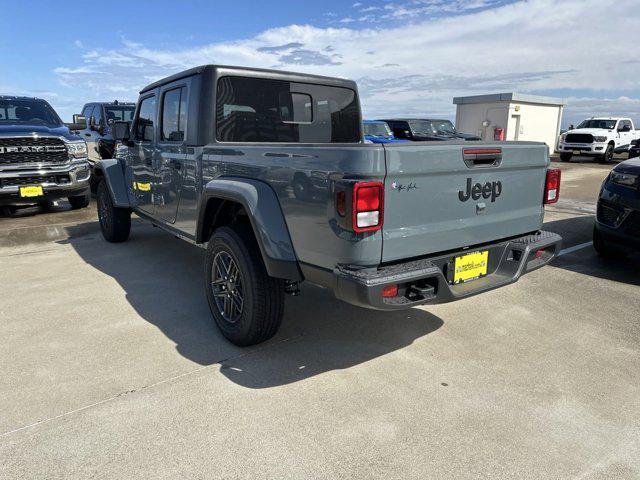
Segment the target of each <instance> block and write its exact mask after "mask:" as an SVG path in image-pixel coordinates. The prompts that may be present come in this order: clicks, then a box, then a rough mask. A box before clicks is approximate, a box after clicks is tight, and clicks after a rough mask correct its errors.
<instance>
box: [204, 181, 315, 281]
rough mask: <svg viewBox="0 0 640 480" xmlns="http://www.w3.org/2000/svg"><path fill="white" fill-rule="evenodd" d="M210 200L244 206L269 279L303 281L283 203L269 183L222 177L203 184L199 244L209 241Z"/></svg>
mask: <svg viewBox="0 0 640 480" xmlns="http://www.w3.org/2000/svg"><path fill="white" fill-rule="evenodd" d="M211 200H228V201H232V202H237V203H239V204H241V205H242V206H243V207H244V209H245V211H246V212H247V214H248V217H249V221H250V222H251V227H252V228H253V233H254V235H255V237H256V240H257V242H258V246H259V247H260V253H261V254H262V260H263V261H264V264H265V267H266V269H267V273H268V274H269V275H270V276H272V277H275V278H283V279H287V280H295V281H301V280H303V276H302V273H301V271H300V267H299V265H298V259H297V257H296V254H295V250H294V248H293V243H292V242H291V236H290V235H289V229H288V227H287V224H286V222H285V220H284V214H283V213H282V209H281V208H280V202H279V201H278V197H277V196H276V194H275V192H274V191H273V189H272V188H271V187H270V186H269V185H268V184H266V183H265V182H261V181H259V180H253V179H249V178H240V177H222V178H218V179H216V180H211V181H210V182H209V183H207V184H206V185H204V187H203V189H202V194H201V196H200V202H199V205H198V224H197V227H196V243H205V242H207V241H208V240H209V239H208V238H205V237H206V235H207V233H208V232H206V231H205V225H206V221H207V214H208V213H207V206H208V204H209V202H210V201H211ZM209 213H210V212H209Z"/></svg>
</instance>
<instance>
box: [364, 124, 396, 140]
mask: <svg viewBox="0 0 640 480" xmlns="http://www.w3.org/2000/svg"><path fill="white" fill-rule="evenodd" d="M364 134H365V135H372V136H374V137H391V136H392V135H393V134H392V133H391V129H390V128H389V125H387V124H386V123H365V124H364Z"/></svg>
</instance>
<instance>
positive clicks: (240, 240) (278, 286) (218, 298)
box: [205, 225, 284, 346]
mask: <svg viewBox="0 0 640 480" xmlns="http://www.w3.org/2000/svg"><path fill="white" fill-rule="evenodd" d="M205 288H206V293H207V301H208V303H209V309H210V310H211V314H212V316H213V319H214V320H215V322H216V324H217V325H218V328H220V331H221V332H222V334H223V335H224V336H225V338H227V340H229V341H230V342H231V343H234V344H236V345H239V346H248V345H255V344H257V343H261V342H264V341H265V340H268V339H269V338H271V337H272V336H273V335H275V333H276V332H277V331H278V328H279V327H280V324H281V323H282V316H283V313H284V281H283V280H281V279H277V278H273V277H270V276H269V275H268V273H267V270H266V268H265V266H264V263H263V261H262V255H261V254H260V248H259V247H258V244H257V242H256V240H255V237H254V235H253V231H252V230H251V228H250V227H247V226H242V225H233V226H226V227H221V228H219V229H217V230H216V231H215V232H214V234H213V236H212V237H211V239H210V240H209V245H208V246H207V253H206V256H205Z"/></svg>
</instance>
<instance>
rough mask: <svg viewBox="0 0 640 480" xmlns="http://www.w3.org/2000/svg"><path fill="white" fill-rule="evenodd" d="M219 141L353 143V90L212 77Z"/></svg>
mask: <svg viewBox="0 0 640 480" xmlns="http://www.w3.org/2000/svg"><path fill="white" fill-rule="evenodd" d="M216 126H217V131H216V138H217V139H218V141H221V142H276V143H279V142H287V143H357V142H359V141H360V118H359V108H358V99H357V96H356V93H355V92H354V91H353V90H351V89H348V88H342V87H329V86H324V85H313V84H307V83H295V82H287V81H281V80H263V79H257V78H243V77H223V78H221V79H220V80H219V81H218V88H217V105H216Z"/></svg>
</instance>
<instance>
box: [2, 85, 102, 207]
mask: <svg viewBox="0 0 640 480" xmlns="http://www.w3.org/2000/svg"><path fill="white" fill-rule="evenodd" d="M79 126H80V125H75V124H71V128H72V129H76V128H78V127H79ZM90 175H91V172H90V170H89V164H88V162H87V145H86V143H85V142H84V141H83V140H82V139H81V138H80V137H79V136H77V135H74V134H73V133H72V132H71V131H70V129H69V128H68V127H67V126H65V125H64V124H63V123H62V120H60V117H59V116H58V114H56V112H55V111H54V109H53V108H51V105H49V104H48V103H47V102H46V101H45V100H42V99H39V98H29V97H10V96H0V206H2V207H3V209H4V210H9V212H11V211H12V210H14V209H15V207H17V206H21V205H33V204H38V203H41V204H45V203H48V202H50V201H51V200H55V199H58V198H63V197H66V198H68V200H69V203H71V206H72V207H73V208H83V207H86V206H87V205H89V178H90Z"/></svg>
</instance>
